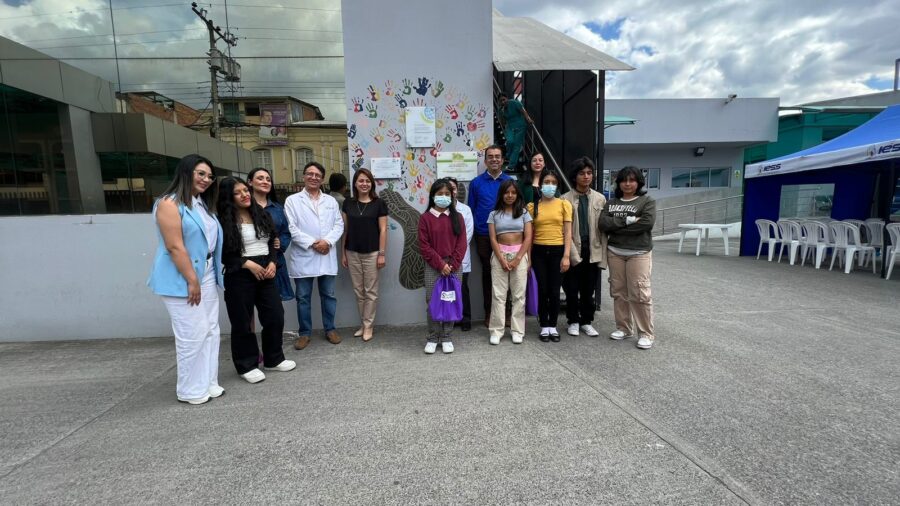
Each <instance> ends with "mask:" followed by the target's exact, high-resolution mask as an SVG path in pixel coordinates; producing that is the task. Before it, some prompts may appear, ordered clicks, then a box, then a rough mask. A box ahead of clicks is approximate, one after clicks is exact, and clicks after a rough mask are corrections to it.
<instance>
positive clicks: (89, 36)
mask: <svg viewBox="0 0 900 506" xmlns="http://www.w3.org/2000/svg"><path fill="white" fill-rule="evenodd" d="M113 10H115V9H113ZM202 28H203V27H201V26H197V27H195V28H179V29H177V30H153V31H150V32H135V33H119V34H116V38H119V37H127V36H131V35H149V34H155V33H173V32H190V31H195V30H201V29H202ZM91 37H112V34H111V33H99V34H96V35H75V36H72V37H52V38H49V39H31V40H22V41H19V42H21V43H22V44H31V43H32V42H46V41H48V40H71V39H87V38H91Z"/></svg>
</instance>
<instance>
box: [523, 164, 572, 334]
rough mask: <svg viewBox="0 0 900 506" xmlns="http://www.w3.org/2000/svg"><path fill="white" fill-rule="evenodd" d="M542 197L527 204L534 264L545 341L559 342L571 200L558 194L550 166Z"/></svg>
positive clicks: (543, 182)
mask: <svg viewBox="0 0 900 506" xmlns="http://www.w3.org/2000/svg"><path fill="white" fill-rule="evenodd" d="M539 181H540V185H541V199H540V200H538V201H537V202H535V203H533V204H531V203H529V204H528V212H529V213H531V217H532V218H533V220H534V222H533V226H534V242H533V244H532V246H531V265H532V267H533V268H534V276H535V278H537V285H538V319H539V320H540V324H541V333H540V334H539V335H538V338H539V339H540V340H541V341H543V342H545V343H546V342H547V341H553V342H555V343H558V342H559V331H558V330H556V321H557V319H558V317H559V288H560V285H561V284H562V275H563V274H564V273H565V272H566V271H567V270H569V262H570V260H569V250H570V247H571V244H572V204H570V203H569V201H568V200H563V199H560V198H557V197H556V193H557V191H556V189H557V187H558V186H559V179H558V178H557V177H556V174H554V173H553V172H552V171H551V170H550V169H544V172H542V173H541V177H540V180H539Z"/></svg>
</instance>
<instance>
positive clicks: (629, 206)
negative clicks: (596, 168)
mask: <svg viewBox="0 0 900 506" xmlns="http://www.w3.org/2000/svg"><path fill="white" fill-rule="evenodd" d="M644 184H645V182H644V175H643V173H641V170H640V169H638V168H636V167H625V168H623V169H622V170H620V171H619V172H618V174H617V175H616V180H615V196H614V197H613V198H612V199H610V200H609V201H608V202H607V203H606V205H605V206H604V207H603V211H602V212H601V213H600V219H599V221H598V224H597V225H598V228H599V229H600V230H601V231H602V232H605V233H606V235H607V238H608V240H607V262H608V264H609V294H610V296H612V298H613V312H614V315H615V319H616V330H615V331H613V332H612V333H611V334H610V335H609V337H610V338H611V339H615V340H621V339H626V338H628V337H632V336H634V335H637V336H638V342H637V347H638V348H641V349H649V348H650V347H652V346H653V342H654V340H655V336H654V334H653V297H652V294H651V291H650V273H651V271H652V270H653V253H652V250H653V239H652V237H651V231H652V230H653V224H654V223H655V222H656V202H654V200H653V199H652V198H651V197H650V196H649V195H647V194H646V192H644V191H643V188H644ZM635 332H636V333H637V334H635Z"/></svg>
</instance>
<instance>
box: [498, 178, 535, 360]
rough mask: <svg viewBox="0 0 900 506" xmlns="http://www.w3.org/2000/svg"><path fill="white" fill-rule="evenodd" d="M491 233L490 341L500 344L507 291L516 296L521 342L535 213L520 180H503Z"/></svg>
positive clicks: (515, 334) (516, 339) (514, 325)
mask: <svg viewBox="0 0 900 506" xmlns="http://www.w3.org/2000/svg"><path fill="white" fill-rule="evenodd" d="M487 223H488V235H489V236H490V238H491V249H492V250H493V252H494V253H493V255H492V256H491V280H492V281H493V282H494V284H493V286H492V287H491V289H492V295H493V297H492V299H491V320H490V324H489V325H488V330H489V331H490V333H491V337H490V343H491V344H500V339H501V338H502V337H503V332H504V324H503V319H504V315H505V313H506V311H505V308H506V292H507V291H509V292H510V295H511V297H512V300H511V306H512V312H511V315H510V332H511V334H512V342H513V343H514V344H521V343H522V339H523V338H524V337H525V288H526V283H527V280H528V267H529V261H528V260H527V258H526V257H527V255H528V250H529V248H531V236H532V230H531V215H530V214H528V212H526V211H525V202H524V201H523V200H522V193H521V192H520V191H519V188H518V186H516V182H515V181H514V180H512V179H508V180H506V181H504V182H503V183H501V184H500V190H499V191H498V195H497V205H496V206H494V210H493V211H492V212H491V214H489V215H488V220H487Z"/></svg>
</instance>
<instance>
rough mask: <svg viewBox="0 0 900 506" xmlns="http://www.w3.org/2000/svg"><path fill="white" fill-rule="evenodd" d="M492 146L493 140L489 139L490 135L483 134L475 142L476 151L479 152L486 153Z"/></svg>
mask: <svg viewBox="0 0 900 506" xmlns="http://www.w3.org/2000/svg"><path fill="white" fill-rule="evenodd" d="M490 144H491V138H490V137H488V134H486V133H482V134H481V136H480V137H478V139H476V140H475V149H477V150H478V151H484V150H485V149H487V147H488V146H490Z"/></svg>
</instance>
